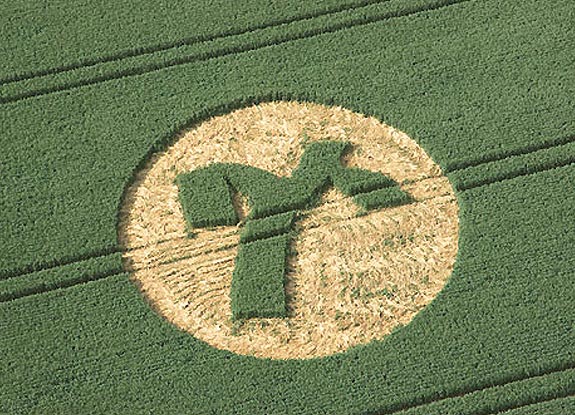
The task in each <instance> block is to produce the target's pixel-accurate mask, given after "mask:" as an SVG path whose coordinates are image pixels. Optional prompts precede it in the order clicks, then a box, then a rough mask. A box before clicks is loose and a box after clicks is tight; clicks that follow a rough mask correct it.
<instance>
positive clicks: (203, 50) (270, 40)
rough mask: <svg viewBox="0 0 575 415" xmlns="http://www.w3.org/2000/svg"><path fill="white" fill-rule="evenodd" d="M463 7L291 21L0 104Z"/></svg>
mask: <svg viewBox="0 0 575 415" xmlns="http://www.w3.org/2000/svg"><path fill="white" fill-rule="evenodd" d="M468 1H471V0H412V1H410V2H406V1H405V0H395V1H394V0H390V1H389V2H387V1H386V2H381V3H375V4H373V5H371V6H366V7H365V8H361V9H360V10H358V11H357V13H351V14H350V13H348V12H341V13H339V14H336V15H335V16H333V15H329V16H325V17H320V18H316V19H313V20H311V21H307V20H305V21H296V22H294V23H292V24H289V25H286V26H284V25H280V26H278V27H277V28H276V27H275V26H271V27H270V28H265V29H261V31H255V32H247V33H245V34H241V35H238V36H237V37H232V38H227V37H226V38H218V39H214V40H213V41H210V42H207V43H200V44H195V43H192V44H190V45H189V46H187V45H183V46H180V47H178V48H176V49H167V50H160V51H158V52H155V53H150V54H145V55H135V56H133V57H131V58H126V59H123V60H121V61H114V60H112V61H108V62H103V63H102V64H95V65H92V66H86V67H79V68H77V69H74V70H70V71H64V72H56V73H54V74H53V75H52V76H48V77H39V78H29V79H23V80H22V81H19V82H16V83H12V84H9V85H6V86H4V87H3V89H0V104H6V103H11V102H17V101H20V100H23V99H27V98H32V97H37V96H42V95H46V94H51V93H55V92H58V91H65V90H69V89H75V88H80V87H83V86H88V85H94V84H98V83H101V82H106V81H109V80H112V79H119V78H125V77H132V76H137V75H142V74H145V73H148V72H154V71H159V70H162V69H166V68H170V67H173V66H179V65H183V64H189V63H194V62H201V61H205V60H208V59H215V58H221V57H224V56H228V55H233V54H238V53H244V52H249V51H254V50H257V49H261V48H265V47H269V46H275V45H281V44H283V43H288V42H292V41H295V40H299V39H305V38H310V37H315V36H319V35H323V34H329V33H334V32H338V31H341V30H344V29H348V28H352V27H355V26H362V25H366V24H370V23H375V22H378V21H384V20H388V19H392V18H397V17H404V16H409V15H412V14H416V13H419V12H422V11H427V10H435V9H439V8H443V7H447V6H450V5H453V4H458V3H465V2H468Z"/></svg>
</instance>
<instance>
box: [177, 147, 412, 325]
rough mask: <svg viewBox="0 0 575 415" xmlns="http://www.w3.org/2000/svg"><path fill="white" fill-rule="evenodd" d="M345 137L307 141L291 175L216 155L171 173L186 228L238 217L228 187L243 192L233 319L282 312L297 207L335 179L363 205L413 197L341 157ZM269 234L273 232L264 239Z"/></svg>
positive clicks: (338, 186)
mask: <svg viewBox="0 0 575 415" xmlns="http://www.w3.org/2000/svg"><path fill="white" fill-rule="evenodd" d="M350 147H351V144H350V143H347V142H337V141H320V142H315V143H311V144H309V145H308V146H307V147H306V148H305V150H304V153H303V155H302V158H301V160H300V162H299V164H298V166H297V167H296V169H295V170H294V171H293V174H292V176H291V177H289V178H286V177H276V176H275V175H273V174H271V173H269V172H266V171H264V170H261V169H258V168H255V167H250V166H244V165H240V164H225V163H215V164H211V165H209V166H207V167H201V168H199V169H196V170H194V171H191V172H188V173H183V174H180V175H178V177H176V183H177V185H178V188H179V193H178V195H179V200H180V202H181V204H182V208H183V211H184V217H185V218H186V222H187V224H188V225H189V227H190V228H198V227H205V226H224V225H235V224H237V223H238V222H239V216H238V215H237V213H236V211H235V208H234V205H233V201H232V199H233V195H234V194H235V193H241V194H243V195H244V196H246V197H247V198H248V205H249V208H250V212H249V215H248V221H247V223H246V226H245V229H243V230H242V233H241V235H240V242H241V244H240V248H239V252H238V256H237V258H236V264H235V269H234V275H233V279H232V288H231V294H230V297H231V306H232V316H233V318H234V320H237V319H245V318H251V317H286V316H287V305H286V302H285V295H284V280H285V267H286V261H287V255H288V251H289V243H290V238H289V235H282V234H286V233H288V232H289V231H290V230H291V227H292V225H293V222H294V218H295V216H296V214H297V212H296V211H295V209H305V208H311V207H313V205H314V204H315V203H317V201H318V200H319V196H320V193H321V192H322V191H323V190H325V188H326V187H328V186H330V185H333V186H334V187H335V188H336V189H338V190H340V191H341V192H342V193H343V194H345V195H347V196H353V199H354V200H355V202H356V203H357V204H358V205H360V206H361V207H363V208H364V209H365V210H367V209H369V210H371V209H375V208H383V207H390V206H397V205H400V204H403V203H408V202H409V201H410V200H411V198H410V197H409V195H407V193H405V192H404V191H403V190H401V189H400V188H399V186H397V183H395V182H394V181H393V180H392V179H390V178H388V177H386V176H385V175H383V174H381V173H379V172H370V171H368V170H362V169H358V168H346V167H344V166H343V165H342V163H341V157H342V155H343V153H344V152H345V151H347V150H349V149H350ZM266 238H270V239H266Z"/></svg>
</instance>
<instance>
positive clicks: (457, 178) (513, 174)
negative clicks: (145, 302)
mask: <svg viewBox="0 0 575 415" xmlns="http://www.w3.org/2000/svg"><path fill="white" fill-rule="evenodd" d="M568 144H569V143H568ZM555 147H557V151H558V152H560V153H562V154H564V157H566V159H565V160H563V161H560V162H556V161H547V160H543V161H542V162H540V163H539V165H537V166H534V167H532V168H531V169H527V170H521V171H514V170H513V166H512V167H511V168H509V169H508V170H505V169H502V173H499V176H496V177H494V178H491V179H489V180H486V179H482V180H481V181H479V182H472V183H471V184H469V185H468V184H466V183H465V182H464V181H463V179H465V176H464V175H465V173H466V172H465V171H464V170H465V169H461V170H454V171H453V172H452V173H450V174H448V177H449V179H450V180H451V181H452V183H453V184H454V187H455V188H456V190H458V191H460V192H465V191H468V190H472V189H476V188H480V187H483V186H488V185H490V184H493V183H497V182H504V181H507V180H511V179H514V178H517V177H522V176H528V175H532V174H537V173H541V172H545V171H549V170H553V169H557V168H561V167H565V166H569V165H571V164H573V163H575V156H573V157H571V156H569V154H568V153H564V152H563V150H564V149H563V148H562V146H560V145H557V146H554V147H549V149H554V148H555ZM543 149H544V150H547V148H543ZM538 151H540V150H533V151H532V152H525V153H521V154H520V155H521V156H524V155H529V154H531V153H534V155H535V156H536V157H538V156H539V155H538V153H537V152H538ZM513 157H517V156H508V157H504V158H501V159H498V160H495V161H493V162H488V161H486V162H483V163H479V164H475V165H473V166H472V168H477V167H480V166H482V165H486V166H487V167H488V169H489V168H491V166H490V165H489V164H490V163H498V162H501V161H505V160H508V159H509V160H513ZM518 161H519V162H522V161H523V160H518ZM520 165H521V166H523V164H520ZM423 180H427V179H423ZM459 182H461V183H463V185H458V183H459ZM415 183H416V182H414V184H415ZM162 242H168V241H162ZM122 251H123V250H122V249H121V248H120V247H119V246H116V247H115V248H110V247H108V248H106V249H104V250H102V251H101V252H93V253H90V254H87V255H80V256H78V257H72V258H66V259H62V260H60V261H52V262H51V263H50V264H44V265H43V266H38V267H34V268H31V267H29V268H26V269H20V270H15V271H13V272H10V273H5V274H3V275H0V281H2V280H5V279H12V278H18V277H23V276H26V275H29V274H32V273H35V272H40V271H46V270H53V269H57V268H60V267H62V266H67V265H71V264H75V263H79V262H82V261H85V260H88V259H93V258H105V257H107V256H109V255H111V254H114V253H119V252H122Z"/></svg>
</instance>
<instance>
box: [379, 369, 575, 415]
mask: <svg viewBox="0 0 575 415" xmlns="http://www.w3.org/2000/svg"><path fill="white" fill-rule="evenodd" d="M573 394H575V368H573V369H567V370H562V371H558V372H553V373H548V374H544V375H542V376H534V377H532V378H527V379H524V380H520V381H517V382H510V383H507V384H504V385H500V386H494V387H492V388H486V389H483V390H479V391H475V392H471V393H468V394H465V395H462V396H455V397H452V398H447V399H442V400H439V401H437V402H432V403H429V404H427V405H423V406H420V407H415V408H411V409H407V410H404V411H399V412H394V413H393V414H394V415H490V414H493V413H501V412H503V411H507V410H510V409H513V408H517V407H521V406H526V405H531V404H536V403H538V402H540V401H547V400H552V399H557V398H562V397H566V396H569V395H573ZM381 415H383V414H381Z"/></svg>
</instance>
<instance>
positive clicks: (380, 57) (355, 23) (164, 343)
mask: <svg viewBox="0 0 575 415" xmlns="http://www.w3.org/2000/svg"><path fill="white" fill-rule="evenodd" d="M0 28H1V29H0V127H1V129H0V414H6V415H13V414H39V415H40V414H42V415H50V414H63V415H72V414H191V415H203V414H214V415H216V414H217V415H220V414H237V415H256V414H261V415H272V414H274V415H275V414H298V415H320V414H326V415H328V414H329V415H391V414H393V415H416V414H417V415H424V414H425V415H433V414H435V415H447V414H452V415H494V414H504V415H528V414H529V415H532V414H541V415H543V414H545V415H549V414H566V415H568V414H573V413H575V3H574V2H573V0H549V1H541V0H524V1H517V0H323V1H315V2H313V1H305V0H292V1H278V0H241V1H237V2H230V1H224V0H194V1H187V2H185V1H175V0H162V1H155V2H153V1H149V0H145V1H141V2H133V1H128V0H117V1H109V0H93V1H85V0H54V1H50V2H47V1H31V0H14V1H5V2H2V4H0ZM276 100H282V101H298V102H312V103H319V104H324V105H328V106H341V107H344V108H347V109H350V110H352V111H354V112H358V113H361V114H366V115H369V116H373V117H375V118H377V119H379V120H381V121H383V122H385V123H386V124H389V125H391V126H393V127H395V128H397V129H399V130H401V131H403V132H405V133H407V134H408V135H409V136H410V137H411V138H413V139H414V140H415V141H416V142H417V143H418V144H419V145H420V146H421V147H422V148H423V149H425V151H426V152H427V153H428V154H429V155H430V156H431V158H432V159H433V160H434V161H435V162H436V163H437V164H438V165H439V166H440V167H441V169H442V171H443V173H444V174H445V175H446V176H447V177H448V178H449V181H450V182H451V184H452V186H453V188H454V190H455V193H456V196H457V201H458V203H459V249H458V252H457V259H456V263H455V269H454V271H453V273H452V275H451V277H450V278H449V280H448V282H447V284H446V286H445V287H444V288H443V290H441V292H440V293H439V295H438V296H437V297H436V298H435V299H434V300H433V301H432V302H431V304H430V305H429V306H427V307H426V308H425V309H423V310H422V311H421V312H420V313H419V314H417V316H416V317H415V319H414V320H413V321H412V322H411V323H409V324H408V325H406V326H405V327H402V328H400V329H398V330H395V331H393V333H391V334H390V335H389V336H386V337H385V338H384V339H382V340H378V341H373V342H370V343H369V344H365V345H360V346H357V347H353V348H351V349H349V350H347V351H346V352H343V353H336V354H333V355H330V356H327V357H322V358H314V359H307V360H303V359H302V360H300V359H284V360H282V359H265V358H256V357H253V356H246V355H239V354H235V353H232V352H229V351H226V350H220V349H217V348H214V347H212V346H209V345H208V344H206V343H204V342H203V341H200V340H199V339H197V338H195V337H194V336H192V335H190V334H189V333H186V332H184V331H181V330H179V329H178V328H177V327H175V326H174V325H172V324H170V323H169V322H167V321H165V320H164V319H163V318H162V317H161V316H160V315H158V314H157V313H156V312H155V311H154V310H153V309H152V308H151V307H150V306H149V304H148V303H147V302H146V301H145V300H144V299H143V297H142V294H141V292H140V291H139V290H138V288H137V287H136V285H135V284H134V283H133V282H132V281H131V280H130V279H129V273H128V272H127V270H126V269H125V266H124V264H123V261H122V253H123V252H122V247H121V246H120V243H119V241H118V221H119V209H120V206H121V204H122V201H123V198H124V195H125V191H126V189H127V188H128V187H129V186H130V185H131V183H133V180H134V175H135V173H136V172H137V171H138V170H140V169H141V168H142V167H143V166H144V164H145V163H146V161H147V160H148V159H149V157H150V156H151V155H152V154H154V153H156V152H158V151H160V150H162V149H164V148H166V147H167V146H168V145H169V144H171V143H172V142H173V140H174V139H175V138H176V137H177V135H178V134H179V133H180V132H181V131H184V130H186V129H189V128H191V127H193V126H195V125H197V124H198V123H201V122H202V121H204V120H207V119H209V118H210V117H212V116H215V115H221V114H226V113H229V112H231V111H233V110H235V109H239V108H244V107H246V106H250V105H252V104H257V103H262V102H270V101H276ZM338 151H339V150H338ZM337 154H339V153H337ZM314 174H315V173H314ZM354 174H355V173H354ZM362 174H363V173H357V175H358V177H359V176H361V177H363V176H362ZM366 174H367V173H366ZM246 177H247V176H246ZM302 177H304V176H302ZM305 177H307V176H305ZM310 177H311V176H310ZM314 177H315V176H314ZM318 177H319V176H318ZM322 177H323V176H322ZM326 177H327V176H326ZM354 177H355V176H354ZM320 179H321V178H318V179H317V181H318V183H319V182H321V180H320ZM181 180H185V178H182V179H181ZM190 180H191V179H190ZM210 180H211V179H210ZM246 180H248V179H246ZM310 180H311V179H310ZM314 180H316V179H315V178H314ZM322 180H323V179H322ZM346 180H347V179H346ZM350 180H351V179H350ZM374 180H375V179H374ZM377 180H379V182H378V183H385V186H388V185H389V184H390V183H387V181H386V180H387V179H385V178H382V177H379V178H377ZM343 182H344V180H343V179H342V183H343ZM246 183H247V184H245V186H248V187H249V186H250V182H249V180H248V181H246ZM254 183H255V182H254ZM314 183H315V182H314ZM350 183H351V182H350ZM352 184H353V183H352ZM352 184H349V186H351V185H352ZM243 185H244V184H242V186H243ZM344 185H345V186H348V182H345V183H344V184H342V186H344ZM354 185H355V184H354ZM302 186H303V185H302ZM382 186H383V184H382ZM208 187H209V186H208ZM369 190H371V188H370V189H369ZM208 191H210V190H209V189H208V190H206V192H208ZM297 191H298V192H299V191H300V189H299V188H298V189H297ZM306 191H307V190H306ZM295 192H296V191H295V190H294V194H295ZM351 193H352V192H351V191H350V194H351ZM196 196H197V195H195V196H194V195H192V196H189V195H188V196H185V197H186V198H191V199H193V197H196ZM394 197H396V198H399V199H397V200H403V199H401V198H402V197H403V196H401V195H399V196H398V195H396V196H394ZM389 200H391V199H389ZM389 200H388V199H385V200H384V201H383V202H381V201H379V202H378V201H375V202H377V203H379V204H380V205H381V204H382V203H383V204H385V203H390V202H389ZM393 200H395V199H393ZM393 200H392V201H391V203H392V204H393V203H394V202H393ZM375 202H373V203H375ZM270 203H271V202H270ZM377 203H376V204H377ZM292 208H293V206H290V209H292ZM292 210H293V209H292ZM278 212H279V211H277V209H276V211H274V212H273V213H274V214H275V213H278ZM282 212H283V213H285V212H287V210H285V209H284V210H283V211H281V212H279V213H282ZM196 213H197V212H196ZM204 213H205V214H204ZM228 213H229V212H228ZM186 214H187V215H188V216H193V215H194V212H191V213H189V212H186ZM225 214H226V213H225V212H224V213H222V215H224V216H223V217H224V220H225ZM198 215H199V216H198V217H197V218H195V217H194V218H195V219H193V220H197V221H198V222H201V220H203V219H205V218H207V220H211V219H212V218H213V217H215V215H216V216H217V212H216V213H214V211H212V210H210V209H207V212H203V213H202V212H200V213H198ZM202 215H204V216H202ZM291 218H292V217H291V216H289V215H287V216H285V215H284V216H283V217H280V219H281V221H279V222H278V223H279V224H272V225H269V226H275V227H278V229H281V230H282V232H284V230H285V229H289V227H290V226H291V220H292V219H291ZM216 219H217V218H216ZM232 219H233V218H232ZM193 220H192V222H193ZM282 221H283V222H282ZM216 222H217V220H216ZM215 224H216V225H217V224H218V223H215ZM256 225H257V223H256ZM256 225H252V226H253V228H252V229H251V230H250V229H248V230H247V231H246V232H251V233H253V234H255V233H257V232H267V229H268V228H266V227H264V228H265V229H264V228H261V229H260V228H258V227H257V226H256ZM265 226H268V225H265ZM262 229H263V230H262ZM266 235H267V234H266ZM248 237H250V236H249V235H248V236H246V237H245V238H248ZM278 240H279V239H278ZM279 241H280V242H278V243H277V244H276V245H274V246H273V247H267V248H266V247H264V248H262V249H270V252H271V250H274V249H275V250H278V252H280V253H279V254H278V255H279V256H280V257H281V255H283V251H284V250H285V249H286V248H285V243H286V242H285V240H284V239H281V240H279ZM246 252H248V251H247V250H246ZM258 252H259V251H258ZM258 255H259V254H258V253H255V254H254V253H250V254H249V256H248V253H246V254H245V255H244V257H245V258H248V259H245V261H244V262H242V266H243V267H245V268H246V269H248V271H245V272H246V273H247V274H249V273H250V272H252V271H250V270H249V269H251V268H250V266H251V265H250V264H251V263H252V262H250V261H251V258H253V257H257V256H258ZM274 272H275V271H274ZM280 274H281V270H280ZM250 275H251V274H250ZM280 277H281V276H280ZM246 284H247V285H248V286H249V284H251V282H250V281H248V282H247V283H246ZM248 288H249V287H248ZM275 290H276V291H275V294H273V295H276V297H277V298H276V300H274V301H275V302H274V303H273V304H271V305H267V307H268V308H269V310H270V311H269V312H267V314H269V315H274V316H275V315H279V316H281V315H282V313H283V311H284V308H282V307H284V306H283V305H282V304H283V303H282V301H284V297H283V296H282V295H281V286H280V287H279V290H280V291H279V292H280V294H279V295H278V291H277V290H278V288H277V287H276V288H275ZM248 291H249V290H248ZM248 294H249V295H251V292H248ZM249 295H248V297H249ZM270 295H271V294H270ZM250 298H251V297H250ZM250 298H248V299H247V300H246V299H245V298H243V297H242V298H240V299H239V300H237V301H238V304H239V305H238V306H237V307H238V309H237V310H236V311H235V312H236V313H237V314H238V315H243V314H245V315H251V314H252V313H253V310H252V309H250V308H249V307H250V304H252V303H250V301H252V300H251V299H250ZM242 301H243V302H242ZM245 302H247V305H246V303H245ZM278 304H279V305H278ZM260 311H261V310H260Z"/></svg>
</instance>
